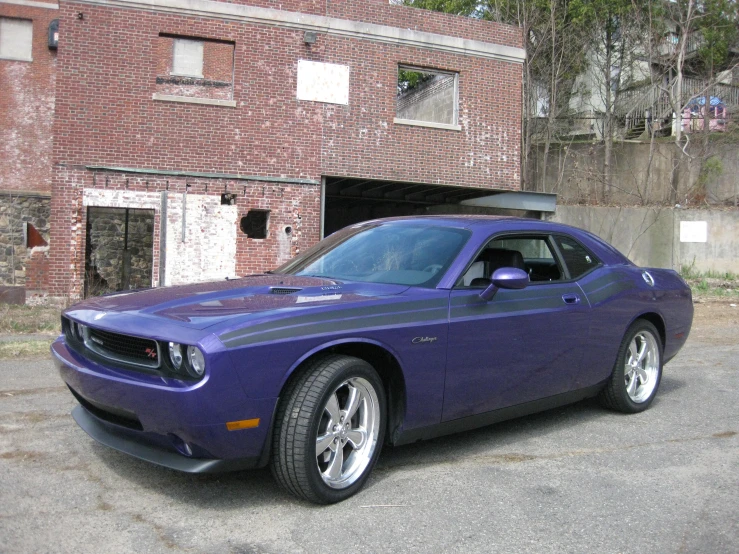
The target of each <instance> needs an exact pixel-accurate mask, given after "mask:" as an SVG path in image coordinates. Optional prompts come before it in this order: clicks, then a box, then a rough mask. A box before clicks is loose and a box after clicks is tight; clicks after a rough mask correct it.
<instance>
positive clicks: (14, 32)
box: [0, 17, 33, 62]
mask: <svg viewBox="0 0 739 554" xmlns="http://www.w3.org/2000/svg"><path fill="white" fill-rule="evenodd" d="M32 50H33V22H32V21H31V20H29V19H12V18H9V17H0V58H4V59H6V60H19V61H25V62H30V61H33V57H32Z"/></svg>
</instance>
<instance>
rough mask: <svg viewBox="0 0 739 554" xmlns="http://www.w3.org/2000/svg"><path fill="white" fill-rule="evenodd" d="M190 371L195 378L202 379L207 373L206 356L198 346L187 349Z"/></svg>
mask: <svg viewBox="0 0 739 554" xmlns="http://www.w3.org/2000/svg"><path fill="white" fill-rule="evenodd" d="M187 361H188V362H190V363H189V364H188V368H187V369H188V371H189V372H190V374H191V375H192V376H193V377H202V376H203V373H205V356H203V353H202V352H201V351H200V349H199V348H198V347H197V346H188V347H187Z"/></svg>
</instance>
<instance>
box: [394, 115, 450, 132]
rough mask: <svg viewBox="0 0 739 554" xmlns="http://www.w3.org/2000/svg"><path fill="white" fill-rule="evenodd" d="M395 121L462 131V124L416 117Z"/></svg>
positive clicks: (416, 125)
mask: <svg viewBox="0 0 739 554" xmlns="http://www.w3.org/2000/svg"><path fill="white" fill-rule="evenodd" d="M393 123H397V124H398V125H412V126H414V127H431V128H432V129H447V130H449V131H461V130H462V126H461V125H451V124H449V123H435V122H433V121H418V120H416V119H398V118H397V117H396V118H395V119H393Z"/></svg>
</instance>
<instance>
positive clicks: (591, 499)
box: [0, 327, 739, 554]
mask: <svg viewBox="0 0 739 554" xmlns="http://www.w3.org/2000/svg"><path fill="white" fill-rule="evenodd" d="M737 342H738V339H737V327H727V328H722V329H721V330H719V331H717V332H716V333H709V334H708V335H707V336H706V337H702V338H701V337H698V338H693V337H691V339H690V340H689V342H688V345H687V346H686V347H685V348H684V350H683V351H682V352H681V354H680V355H679V356H678V357H677V358H676V359H675V360H673V361H672V362H671V363H670V364H668V365H667V366H666V369H665V373H664V377H663V382H662V385H661V388H660V392H659V394H658V396H657V398H656V400H655V402H654V404H653V405H652V407H651V408H650V409H649V410H648V411H646V412H644V413H642V414H638V415H632V416H626V415H620V414H616V413H613V412H609V411H606V410H604V409H602V408H600V407H599V406H598V404H597V403H596V402H594V401H584V402H580V403H578V404H575V405H572V406H569V407H566V408H561V409H557V410H553V411H549V412H545V413H541V414H538V415H534V416H530V417H526V418H522V419H518V420H514V421H510V422H506V423H502V424H498V425H495V426H492V427H488V428H485V429H480V430H476V431H472V432H467V433H463V434H459V435H455V436H451V437H446V438H441V439H436V440H433V441H429V442H424V443H417V444H413V445H409V446H404V447H399V448H395V449H389V448H386V449H385V450H384V451H383V454H382V456H381V458H380V462H379V465H378V467H377V468H376V469H375V471H374V473H373V475H372V477H371V479H370V481H369V482H368V485H367V486H366V487H365V488H364V489H363V490H362V491H361V492H360V493H359V494H358V495H356V496H354V497H352V498H351V499H349V500H348V501H345V502H343V503H341V504H338V505H333V506H325V507H321V506H314V505H310V504H307V503H305V502H302V501H299V500H296V499H294V498H292V497H291V496H289V495H288V494H286V493H284V492H283V491H282V490H281V489H280V488H279V487H278V486H277V485H276V483H275V482H274V481H273V480H272V477H271V475H270V473H269V471H268V470H256V471H250V472H240V473H235V474H226V475H218V476H190V475H185V474H180V473H177V472H174V471H171V470H167V469H163V468H158V467H155V466H152V465H149V464H147V463H145V462H141V461H138V460H135V459H132V458H130V457H127V456H125V455H123V454H120V453H118V452H115V451H112V450H110V449H107V448H105V447H103V446H100V445H98V444H96V443H95V442H93V441H92V440H91V439H90V438H89V437H88V436H87V435H86V434H85V433H84V432H83V431H82V430H80V429H79V428H78V427H77V425H76V424H75V423H74V421H73V420H72V418H71V416H70V415H69V412H70V411H71V409H72V408H73V407H74V406H75V405H76V402H75V400H74V399H73V398H72V397H71V395H70V394H69V392H68V391H67V390H66V388H65V387H64V386H63V384H62V382H61V380H60V379H59V377H58V376H57V374H56V373H55V370H54V368H53V366H52V363H51V361H50V360H47V359H44V360H13V361H2V362H0V376H2V383H1V384H0V552H3V553H15V552H34V553H36V552H75V553H78V552H79V553H85V552H90V553H100V552H105V553H110V554H114V553H127V552H137V553H138V552H157V553H158V552H168V553H171V552H192V553H216V552H218V553H220V552H232V553H253V554H255V553H284V552H306V553H313V552H337V553H338V552H465V553H466V552H485V553H488V552H502V553H516V552H526V553H530V552H534V553H538V552H544V553H546V552H588V553H591V552H593V553H595V552H605V553H615V552H628V553H633V552H639V553H647V552H659V553H670V552H674V553H688V552H702V553H724V552H725V553H729V552H737V551H739V518H738V517H737V513H739V436H738V435H737V432H739V404H737V393H738V392H739V391H738V389H739V370H738V369H737V365H738V364H737V362H736V360H737V357H738V356H737V355H738V354H739V344H737Z"/></svg>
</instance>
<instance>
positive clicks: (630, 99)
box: [614, 77, 739, 133]
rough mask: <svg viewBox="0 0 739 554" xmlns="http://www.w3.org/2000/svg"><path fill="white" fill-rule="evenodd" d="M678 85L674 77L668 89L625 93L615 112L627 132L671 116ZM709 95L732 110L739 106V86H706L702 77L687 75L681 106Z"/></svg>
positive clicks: (659, 88) (656, 88)
mask: <svg viewBox="0 0 739 554" xmlns="http://www.w3.org/2000/svg"><path fill="white" fill-rule="evenodd" d="M676 88H677V82H676V80H673V81H672V82H671V83H670V84H669V85H668V87H667V88H666V89H665V88H662V87H659V86H657V85H649V86H646V87H641V88H638V89H632V90H627V91H623V92H621V93H620V94H619V101H618V102H617V104H616V106H615V109H614V112H615V114H616V116H617V117H619V118H622V119H623V121H624V131H625V133H628V132H629V131H631V130H632V129H635V128H637V127H641V126H642V124H643V123H644V121H646V120H647V119H648V118H649V117H651V120H652V121H655V122H659V121H662V120H664V119H666V118H668V117H669V116H670V115H671V114H672V112H673V107H672V104H671V103H670V98H671V97H673V98H674V96H675V94H676V93H677V91H676ZM705 96H713V97H716V98H719V99H720V100H721V102H722V103H723V104H724V105H725V106H727V107H728V108H729V109H731V108H736V107H739V87H735V86H731V85H725V84H721V83H717V84H714V85H711V86H710V87H706V85H705V81H703V80H701V79H695V78H692V77H683V83H682V94H681V99H680V105H681V106H684V105H686V104H688V102H689V101H690V100H691V99H692V98H702V97H705ZM627 108H628V109H627Z"/></svg>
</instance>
